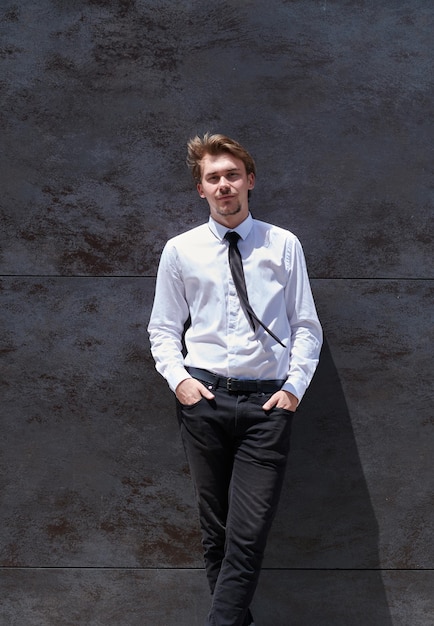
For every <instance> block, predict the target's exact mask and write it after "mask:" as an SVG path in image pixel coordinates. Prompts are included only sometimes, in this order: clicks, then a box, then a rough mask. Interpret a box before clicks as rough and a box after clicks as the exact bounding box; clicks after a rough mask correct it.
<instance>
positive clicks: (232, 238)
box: [225, 230, 241, 246]
mask: <svg viewBox="0 0 434 626" xmlns="http://www.w3.org/2000/svg"><path fill="white" fill-rule="evenodd" d="M225 239H227V240H228V241H229V243H230V244H231V246H236V245H237V243H238V239H241V237H240V236H239V234H238V233H236V232H235V231H234V230H232V231H229V230H228V231H227V233H226V235H225Z"/></svg>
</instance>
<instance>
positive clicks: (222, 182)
mask: <svg viewBox="0 0 434 626" xmlns="http://www.w3.org/2000/svg"><path fill="white" fill-rule="evenodd" d="M219 185H220V187H229V181H228V180H227V178H225V176H221V177H220V181H219Z"/></svg>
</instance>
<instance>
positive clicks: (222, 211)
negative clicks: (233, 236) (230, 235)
mask: <svg viewBox="0 0 434 626" xmlns="http://www.w3.org/2000/svg"><path fill="white" fill-rule="evenodd" d="M201 172H202V180H201V182H200V183H198V185H197V190H198V192H199V195H200V197H201V198H206V199H207V201H208V204H209V208H210V212H211V217H213V218H214V219H215V220H216V222H219V223H220V224H223V225H224V226H228V228H235V226H238V224H241V222H242V221H243V220H245V219H246V217H247V215H248V213H249V202H248V193H249V190H250V189H253V187H254V186H255V175H254V174H247V173H246V167H245V165H244V163H243V161H241V159H237V158H236V157H234V156H232V155H231V154H230V153H226V152H223V153H221V154H218V155H215V156H213V155H211V154H206V155H205V156H204V157H203V159H202V162H201Z"/></svg>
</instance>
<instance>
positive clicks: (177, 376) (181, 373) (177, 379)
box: [167, 367, 193, 393]
mask: <svg viewBox="0 0 434 626" xmlns="http://www.w3.org/2000/svg"><path fill="white" fill-rule="evenodd" d="M187 378H193V377H192V376H191V375H190V374H189V373H188V372H187V370H186V369H185V368H183V367H179V368H177V369H176V370H174V371H173V372H171V373H170V374H169V376H168V377H167V382H168V385H169V387H170V389H171V390H172V391H173V393H175V391H176V388H177V386H178V385H179V383H182V381H183V380H186V379H187Z"/></svg>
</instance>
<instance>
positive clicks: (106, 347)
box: [0, 0, 434, 626]
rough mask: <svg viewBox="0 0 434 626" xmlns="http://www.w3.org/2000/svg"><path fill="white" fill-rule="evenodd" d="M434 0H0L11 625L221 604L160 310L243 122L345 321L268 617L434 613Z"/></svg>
mask: <svg viewBox="0 0 434 626" xmlns="http://www.w3.org/2000/svg"><path fill="white" fill-rule="evenodd" d="M433 17H434V8H433V5H432V2H431V1H430V0H402V1H401V2H396V1H394V0H393V1H392V0H385V1H383V2H374V1H370V0H366V1H363V0H335V1H330V0H294V1H288V0H276V1H274V0H272V1H271V2H267V3H263V2H260V1H259V0H240V1H238V2H235V1H232V2H230V1H223V0H216V1H214V2H199V1H198V0H186V1H185V2H179V3H178V2H170V1H169V0H146V1H145V0H119V1H115V0H73V1H72V2H66V1H64V0H38V2H31V1H30V0H21V1H18V2H14V1H13V0H2V2H1V6H0V34H1V43H0V68H1V74H0V81H1V82H0V86H1V102H2V106H1V109H0V129H1V135H0V137H1V144H2V149H1V154H0V159H1V168H0V176H1V196H0V211H1V213H0V216H1V231H0V274H1V278H0V285H1V291H0V298H1V315H2V333H1V338H0V342H1V343H0V358H1V380H0V384H1V424H2V438H1V443H0V498H1V502H0V517H1V519H0V555H1V565H2V569H1V570H0V598H1V600H0V623H1V624H8V625H9V624H17V625H19V626H51V625H53V626H58V625H59V624H62V626H69V625H71V626H76V625H80V626H81V625H86V626H87V625H89V626H99V625H101V626H118V625H119V626H139V625H140V626H175V625H182V626H192V625H196V624H197V625H201V624H202V623H203V621H204V615H205V613H206V610H207V606H208V595H207V590H206V582H205V576H204V572H203V570H202V560H201V551H200V539H199V535H198V529H197V520H196V511H195V506H194V502H193V493H192V487H191V484H190V479H189V475H188V469H187V466H186V463H185V459H184V454H183V450H182V448H181V444H180V441H179V437H178V432H177V425H176V420H175V417H174V411H173V398H172V396H171V394H170V392H169V391H168V389H167V387H166V385H165V383H164V381H163V380H162V379H160V377H159V376H158V375H157V374H156V373H155V371H154V368H153V362H152V359H151V357H150V354H149V344H148V338H147V334H146V324H147V320H148V316H149V312H150V307H151V304H152V297H153V289H154V277H155V272H156V267H157V262H158V258H159V254H160V252H161V249H162V246H163V244H164V242H165V241H166V239H167V238H168V237H170V236H172V235H174V234H176V233H178V232H180V231H182V230H186V229H188V228H190V227H192V226H194V225H196V224H199V223H201V222H203V221H204V220H205V219H206V215H207V208H206V205H205V203H204V201H201V200H200V198H199V197H198V196H197V195H196V193H195V191H194V187H193V184H192V181H191V180H190V175H189V173H188V171H187V170H186V167H185V165H184V159H185V143H186V141H187V139H188V138H189V137H190V136H191V135H192V134H194V133H196V132H204V131H206V130H211V131H215V132H224V133H227V134H229V135H232V136H234V137H235V138H237V139H238V140H240V141H241V142H242V143H244V144H245V145H246V146H247V147H248V148H249V149H250V150H251V152H252V153H253V155H254V156H255V158H256V161H257V165H258V182H257V187H256V188H255V191H254V193H253V196H252V210H253V213H254V215H255V216H256V217H258V218H261V219H265V220H267V221H271V222H274V223H276V224H279V225H281V226H283V227H286V228H289V229H290V230H292V231H293V232H295V233H296V234H297V235H298V236H299V237H300V239H301V240H302V242H303V244H304V248H305V252H306V257H307V260H308V265H309V269H310V274H311V277H312V286H313V291H314V295H315V298H316V301H317V305H318V310H319V314H320V317H321V320H322V322H323V325H324V330H325V335H326V344H325V346H324V350H323V355H322V360H321V364H320V366H319V369H318V372H317V374H316V376H315V379H314V382H313V383H312V386H311V388H310V390H309V392H308V394H307V395H306V397H305V400H304V401H303V404H302V406H301V408H300V410H299V413H298V416H297V418H296V420H295V425H294V437H293V441H294V443H293V451H292V456H291V460H290V467H289V471H288V474H287V479H286V484H285V488H284V492H283V496H282V503H281V507H280V511H279V514H278V517H277V519H276V523H275V525H274V527H273V531H272V535H271V538H270V542H269V546H268V551H267V557H266V561H265V566H264V571H263V574H262V577H261V581H260V586H259V589H258V592H257V597H256V600H255V616H256V621H257V624H258V626H260V625H262V626H265V625H268V626H312V625H313V624H315V625H318V626H321V625H322V626H348V625H349V624H351V625H352V626H430V625H431V624H434V602H433V595H432V588H433V583H434V577H433V573H432V572H433V566H434V554H433V545H434V541H433V502H434V499H433V497H434V491H433V471H432V458H433V424H434V418H433V409H432V395H433V392H432V387H433V386H432V365H433V357H432V355H433V338H434V337H433V295H434V282H433V279H434V275H433V263H432V258H433V230H434V229H433V205H432V189H433V187H432V180H433V178H432V176H433V156H434V155H433V140H434V136H433V105H432V102H433V96H434V93H433V71H432V70H433V60H434V59H433V57H434V54H433V45H432V33H433V22H434V20H433Z"/></svg>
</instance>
